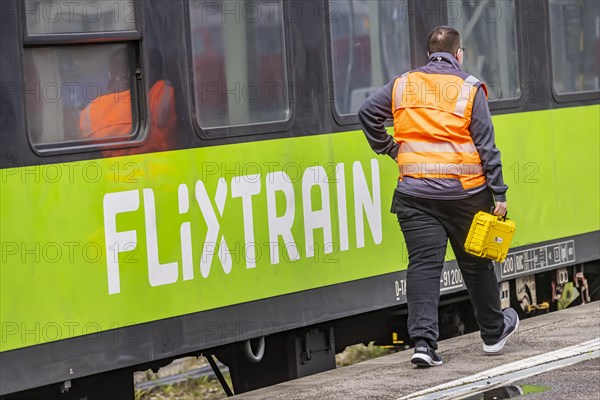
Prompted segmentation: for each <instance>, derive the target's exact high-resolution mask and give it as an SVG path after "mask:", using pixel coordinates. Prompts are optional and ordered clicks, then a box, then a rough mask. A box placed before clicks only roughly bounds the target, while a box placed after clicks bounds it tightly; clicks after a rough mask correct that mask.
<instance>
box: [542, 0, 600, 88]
mask: <svg viewBox="0 0 600 400" xmlns="http://www.w3.org/2000/svg"><path fill="white" fill-rule="evenodd" d="M550 32H551V42H552V70H553V72H554V90H555V91H556V93H558V94H565V93H576V92H590V91H596V90H599V89H600V7H599V6H598V1H597V0H577V1H573V0H551V1H550Z"/></svg>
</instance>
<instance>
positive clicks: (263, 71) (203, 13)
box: [189, 0, 290, 129]
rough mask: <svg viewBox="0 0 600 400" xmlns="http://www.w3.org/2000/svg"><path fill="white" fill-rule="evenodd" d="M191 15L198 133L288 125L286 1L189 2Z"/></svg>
mask: <svg viewBox="0 0 600 400" xmlns="http://www.w3.org/2000/svg"><path fill="white" fill-rule="evenodd" d="M189 11H190V33H191V57H192V63H193V80H194V85H193V86H194V92H195V112H196V118H197V121H198V124H199V125H200V127H202V128H204V129H207V128H208V129H212V128H220V127H231V126H241V125H249V124H263V123H271V122H278V121H279V122H280V121H286V120H289V118H290V105H289V96H288V95H287V90H288V76H287V61H286V47H285V40H284V39H285V32H284V31H285V30H284V20H283V4H282V1H281V0H279V1H269V2H265V1H241V0H221V1H214V0H211V1H205V0H190V2H189Z"/></svg>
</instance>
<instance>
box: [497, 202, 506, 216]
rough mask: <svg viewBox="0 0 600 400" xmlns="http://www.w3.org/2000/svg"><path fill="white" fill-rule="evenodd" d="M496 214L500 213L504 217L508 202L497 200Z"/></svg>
mask: <svg viewBox="0 0 600 400" xmlns="http://www.w3.org/2000/svg"><path fill="white" fill-rule="evenodd" d="M494 215H498V216H501V217H503V216H504V215H506V202H505V201H497V202H496V208H494Z"/></svg>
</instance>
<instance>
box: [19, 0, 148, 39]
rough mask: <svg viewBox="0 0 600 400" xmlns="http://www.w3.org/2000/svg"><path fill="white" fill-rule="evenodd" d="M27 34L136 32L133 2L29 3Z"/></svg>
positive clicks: (26, 7) (39, 0)
mask: <svg viewBox="0 0 600 400" xmlns="http://www.w3.org/2000/svg"><path fill="white" fill-rule="evenodd" d="M24 13H25V19H26V21H27V33H29V34H51V33H82V32H107V31H126V30H135V29H136V27H135V6H134V3H133V0H78V1H56V0H25V4H24Z"/></svg>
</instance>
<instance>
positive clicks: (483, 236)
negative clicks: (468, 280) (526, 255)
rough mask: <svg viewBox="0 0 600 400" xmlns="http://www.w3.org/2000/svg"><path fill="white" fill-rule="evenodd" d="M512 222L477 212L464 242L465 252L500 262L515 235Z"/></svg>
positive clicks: (514, 225)
mask: <svg viewBox="0 0 600 400" xmlns="http://www.w3.org/2000/svg"><path fill="white" fill-rule="evenodd" d="M515 227H516V224H515V222H514V221H511V220H508V219H505V218H503V217H498V216H496V215H492V214H489V213H486V212H484V211H479V212H478V213H477V214H475V218H473V222H472V223H471V229H469V234H468V235H467V241H466V242H465V251H466V252H467V253H471V254H474V255H476V256H479V257H484V258H490V259H492V260H495V261H499V262H502V261H504V259H505V258H506V254H508V248H509V247H510V242H511V241H512V238H513V236H514V234H515Z"/></svg>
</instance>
